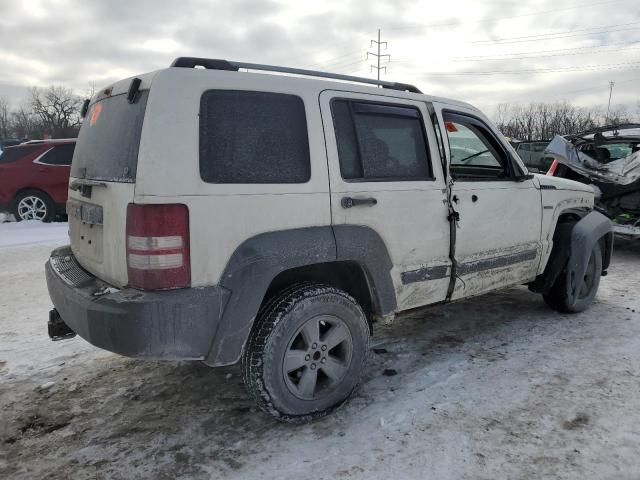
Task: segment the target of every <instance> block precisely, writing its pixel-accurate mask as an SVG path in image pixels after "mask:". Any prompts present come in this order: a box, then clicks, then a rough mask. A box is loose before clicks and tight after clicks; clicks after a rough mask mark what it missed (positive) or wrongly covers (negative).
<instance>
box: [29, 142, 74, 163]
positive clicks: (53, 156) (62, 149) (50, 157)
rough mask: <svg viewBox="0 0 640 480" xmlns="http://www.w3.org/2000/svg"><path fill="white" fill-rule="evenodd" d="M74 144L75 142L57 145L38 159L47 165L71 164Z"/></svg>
mask: <svg viewBox="0 0 640 480" xmlns="http://www.w3.org/2000/svg"><path fill="white" fill-rule="evenodd" d="M75 146H76V145H75V143H65V144H64V145H57V146H55V147H53V148H52V149H51V150H49V151H48V152H47V153H46V154H44V156H42V158H40V160H38V161H39V162H40V163H45V164H47V165H71V159H72V158H73V149H74V148H75Z"/></svg>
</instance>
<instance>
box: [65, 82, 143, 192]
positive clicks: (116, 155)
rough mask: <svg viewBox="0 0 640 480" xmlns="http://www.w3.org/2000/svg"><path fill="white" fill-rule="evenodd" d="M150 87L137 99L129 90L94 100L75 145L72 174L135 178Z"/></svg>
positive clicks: (113, 178)
mask: <svg viewBox="0 0 640 480" xmlns="http://www.w3.org/2000/svg"><path fill="white" fill-rule="evenodd" d="M148 95H149V91H148V90H144V91H142V92H140V94H139V96H138V98H137V100H136V102H135V103H129V102H128V101H127V95H126V94H124V93H123V94H120V95H113V96H110V97H106V98H103V99H100V100H98V101H97V102H95V103H93V104H92V105H91V106H90V107H89V110H88V111H87V115H86V116H85V118H84V120H83V122H82V127H81V128H80V134H79V135H78V140H77V143H76V147H75V153H74V156H73V164H72V166H71V176H72V177H77V178H87V179H92V180H105V181H111V182H134V181H135V179H136V169H137V167H138V150H139V148H140V134H141V133H142V122H143V120H144V113H145V110H146V106H147V98H148Z"/></svg>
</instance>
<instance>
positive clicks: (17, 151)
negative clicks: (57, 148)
mask: <svg viewBox="0 0 640 480" xmlns="http://www.w3.org/2000/svg"><path fill="white" fill-rule="evenodd" d="M38 148H39V146H38V145H34V146H28V147H9V148H5V149H4V150H2V153H0V163H13V162H17V161H18V160H21V159H22V158H24V157H25V156H27V155H30V154H32V153H33V152H34V151H36V150H37V149H38Z"/></svg>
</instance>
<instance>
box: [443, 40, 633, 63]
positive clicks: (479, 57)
mask: <svg viewBox="0 0 640 480" xmlns="http://www.w3.org/2000/svg"><path fill="white" fill-rule="evenodd" d="M625 45H640V40H639V41H633V42H620V43H606V44H602V45H597V46H594V47H573V48H552V49H550V50H529V51H528V52H513V53H504V54H494V55H472V56H467V57H453V58H451V59H449V60H447V61H450V62H466V61H469V60H504V59H509V58H510V57H514V58H536V57H538V56H540V57H545V58H546V57H555V56H563V55H565V54H558V55H553V53H554V52H567V53H566V55H573V53H570V52H574V51H576V50H578V51H580V52H581V51H583V50H586V51H587V53H591V52H593V50H594V49H601V48H605V47H617V46H625ZM638 48H640V47H638ZM635 49H636V48H620V49H614V50H598V51H605V52H611V51H619V50H635ZM598 51H597V52H598ZM597 52H593V53H597ZM543 53H544V54H547V53H551V54H552V55H537V54H543ZM529 54H536V56H527V55H529Z"/></svg>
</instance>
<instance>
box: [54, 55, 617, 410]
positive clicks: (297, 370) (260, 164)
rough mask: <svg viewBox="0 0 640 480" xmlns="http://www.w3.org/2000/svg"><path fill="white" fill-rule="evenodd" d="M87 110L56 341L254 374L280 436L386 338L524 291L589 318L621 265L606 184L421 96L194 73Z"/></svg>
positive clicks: (271, 73)
mask: <svg viewBox="0 0 640 480" xmlns="http://www.w3.org/2000/svg"><path fill="white" fill-rule="evenodd" d="M381 87H382V88H381ZM83 113H84V114H85V117H84V122H83V124H82V128H81V130H80V135H79V138H78V141H77V146H76V149H75V153H74V156H73V163H72V167H71V178H70V182H69V200H68V204H67V212H68V215H69V235H70V246H66V247H62V248H58V249H56V250H54V251H53V252H52V253H51V257H50V259H49V261H48V262H47V264H46V277H47V284H48V289H49V293H50V296H51V299H52V302H53V305H54V307H55V308H54V309H53V310H52V311H51V312H50V315H49V325H48V327H49V335H50V336H51V337H52V338H53V339H63V338H69V337H72V336H74V335H75V334H78V335H80V336H81V337H82V338H84V339H85V340H87V341H88V342H90V343H92V344H94V345H96V346H98V347H100V348H103V349H106V350H110V351H112V352H116V353H118V354H121V355H126V356H129V357H137V358H145V359H163V360H198V361H202V362H204V363H205V364H207V365H210V366H222V365H231V364H235V363H237V362H241V364H242V371H243V376H244V381H245V383H246V386H247V389H248V391H249V392H250V394H251V395H252V396H253V397H254V398H255V400H256V402H257V403H258V405H259V406H260V407H261V408H262V409H263V410H264V411H265V412H268V413H269V414H272V415H274V416H275V417H277V418H279V419H281V420H285V421H301V420H308V419H313V418H316V417H319V416H322V415H325V414H327V413H328V412H330V411H331V410H332V409H334V408H336V407H337V406H339V405H340V404H342V403H343V402H344V401H345V400H346V399H347V398H348V397H349V396H350V394H351V393H352V392H353V390H354V389H355V388H356V385H357V383H358V380H359V378H360V376H361V373H362V371H363V367H364V364H365V360H366V358H367V355H368V349H369V338H370V336H371V335H372V333H373V330H374V329H375V321H376V320H378V319H384V320H386V321H388V320H390V319H392V318H393V316H394V315H395V314H396V313H398V312H401V311H403V310H407V309H412V308H416V307H422V306H425V305H430V304H436V303H442V302H449V301H454V300H458V299H463V298H467V297H470V296H474V295H480V294H483V293H486V292H490V291H494V290H496V289H501V288H505V287H510V286H513V285H522V284H526V285H528V286H529V288H530V289H531V290H532V291H534V292H538V293H541V294H542V296H543V298H544V300H545V301H546V302H547V304H549V305H550V306H551V307H552V308H554V309H556V310H558V311H561V312H580V311H582V310H584V309H585V308H587V307H588V306H589V304H590V303H591V302H592V300H593V298H594V296H595V295H596V291H597V289H598V285H599V281H600V276H601V275H604V274H606V270H607V267H608V265H609V261H610V258H611V251H612V245H613V239H612V235H611V226H610V221H609V220H608V219H607V218H606V217H605V216H604V215H602V214H601V213H599V212H597V211H595V210H594V193H593V189H592V188H591V187H590V186H588V185H584V184H581V183H578V182H574V181H570V180H567V179H563V178H556V177H550V176H542V175H532V174H529V172H528V171H527V169H526V167H525V166H524V165H523V163H522V161H521V160H520V159H519V157H518V155H517V154H516V153H515V151H514V150H513V148H512V147H511V146H510V145H509V143H508V142H507V141H506V139H505V138H504V137H503V136H502V135H501V134H500V132H499V131H498V130H497V129H496V127H495V126H494V125H493V124H492V123H491V122H490V121H489V120H488V119H487V117H486V116H485V115H483V114H482V113H481V112H480V111H479V110H477V109H476V108H474V107H472V106H470V105H468V104H466V103H462V102H459V101H454V100H448V99H444V98H438V97H432V96H428V95H424V94H422V93H421V92H420V91H419V90H418V89H417V88H416V87H414V86H412V85H406V84H400V83H393V82H387V81H376V80H371V79H366V78H358V77H348V76H343V75H335V74H328V73H324V72H314V71H306V70H298V69H292V68H286V67H275V66H268V65H258V64H246V63H239V62H230V61H224V60H213V59H202V58H190V57H181V58H178V59H176V60H175V61H174V62H173V64H172V65H171V67H169V68H166V69H162V70H158V71H156V72H152V73H148V74H144V75H139V76H137V77H134V78H129V79H126V80H122V81H119V82H116V83H115V84H113V85H111V86H109V87H108V88H105V89H103V90H100V91H99V92H98V93H97V94H96V95H95V96H94V97H93V98H92V99H91V100H90V101H88V102H86V103H85V106H84V108H83Z"/></svg>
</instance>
